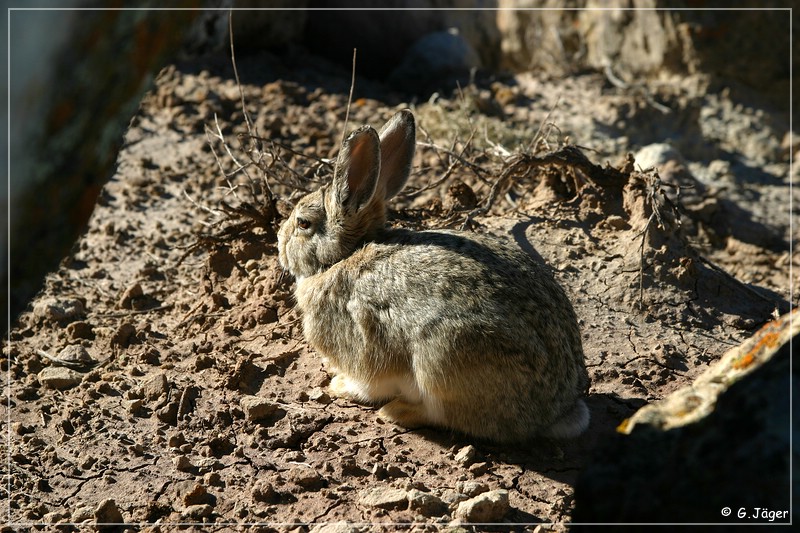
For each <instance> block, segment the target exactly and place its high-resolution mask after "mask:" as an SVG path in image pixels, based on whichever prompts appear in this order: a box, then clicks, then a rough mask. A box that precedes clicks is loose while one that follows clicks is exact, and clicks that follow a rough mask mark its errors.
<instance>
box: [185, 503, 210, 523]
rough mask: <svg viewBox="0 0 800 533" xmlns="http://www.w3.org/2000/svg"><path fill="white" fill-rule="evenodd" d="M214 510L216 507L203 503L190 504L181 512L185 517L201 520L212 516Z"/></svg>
mask: <svg viewBox="0 0 800 533" xmlns="http://www.w3.org/2000/svg"><path fill="white" fill-rule="evenodd" d="M213 512H214V508H213V507H212V506H210V505H208V504H207V503H202V504H199V505H190V506H189V507H187V508H186V509H184V511H183V512H182V513H181V516H182V517H183V518H188V519H189V520H199V519H201V518H207V517H209V516H211V514H212V513H213Z"/></svg>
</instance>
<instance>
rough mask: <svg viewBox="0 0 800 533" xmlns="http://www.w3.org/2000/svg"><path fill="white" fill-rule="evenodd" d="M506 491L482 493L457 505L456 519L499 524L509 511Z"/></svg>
mask: <svg viewBox="0 0 800 533" xmlns="http://www.w3.org/2000/svg"><path fill="white" fill-rule="evenodd" d="M510 508H511V507H510V505H509V503H508V491H507V490H503V489H499V490H493V491H490V492H484V493H483V494H479V495H478V496H475V497H474V498H470V499H469V500H467V501H464V502H461V503H459V504H458V508H457V509H456V513H455V516H456V519H458V520H462V521H464V522H473V523H492V522H499V521H501V520H502V519H503V517H504V516H505V515H506V513H508V511H509V509H510Z"/></svg>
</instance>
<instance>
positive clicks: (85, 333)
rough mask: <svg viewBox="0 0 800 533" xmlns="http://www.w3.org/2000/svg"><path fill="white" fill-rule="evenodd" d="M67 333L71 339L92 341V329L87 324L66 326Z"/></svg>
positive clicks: (79, 323) (77, 323) (78, 323)
mask: <svg viewBox="0 0 800 533" xmlns="http://www.w3.org/2000/svg"><path fill="white" fill-rule="evenodd" d="M67 333H68V334H69V336H70V338H71V339H75V340H77V339H89V340H91V339H94V329H93V328H92V325H91V324H89V323H88V322H72V323H71V324H70V325H68V326H67Z"/></svg>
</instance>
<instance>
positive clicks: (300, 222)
mask: <svg viewBox="0 0 800 533" xmlns="http://www.w3.org/2000/svg"><path fill="white" fill-rule="evenodd" d="M297 226H298V227H299V228H300V229H308V228H310V227H311V221H310V220H306V219H305V218H300V217H297Z"/></svg>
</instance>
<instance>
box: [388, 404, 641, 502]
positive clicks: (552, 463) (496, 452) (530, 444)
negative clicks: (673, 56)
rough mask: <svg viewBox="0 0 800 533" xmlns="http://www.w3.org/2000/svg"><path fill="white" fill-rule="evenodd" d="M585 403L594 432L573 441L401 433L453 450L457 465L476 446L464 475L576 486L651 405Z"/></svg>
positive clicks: (428, 430) (445, 432)
mask: <svg viewBox="0 0 800 533" xmlns="http://www.w3.org/2000/svg"><path fill="white" fill-rule="evenodd" d="M584 400H585V401H586V405H587V406H588V408H589V412H590V413H591V418H590V422H589V427H588V429H587V430H586V431H585V432H584V433H583V434H581V435H580V436H578V437H575V438H573V439H566V440H556V439H551V438H545V437H539V438H533V439H530V440H527V441H521V442H513V443H496V442H490V441H487V440H482V439H478V438H475V437H470V436H468V435H464V434H461V433H457V432H454V431H450V430H444V429H437V428H420V429H415V430H402V431H401V432H402V433H411V434H415V435H417V436H418V437H421V438H422V439H424V440H426V441H428V442H430V443H432V444H435V445H437V446H440V447H442V448H446V449H449V450H451V452H452V453H453V456H454V459H455V457H456V455H457V454H458V453H459V452H460V451H462V450H464V448H466V447H468V446H472V447H473V448H474V450H471V451H470V452H471V453H470V454H469V458H468V459H466V460H464V459H463V458H462V463H463V464H464V469H465V470H469V471H470V472H472V473H473V474H474V475H476V477H478V476H479V475H481V474H483V473H485V472H491V471H493V470H494V469H498V468H502V466H503V465H515V466H518V467H520V468H521V469H522V473H525V472H535V473H538V474H540V475H542V476H544V477H547V478H550V479H552V480H554V481H558V482H560V483H565V484H568V485H571V486H574V484H575V481H576V479H577V477H578V474H579V473H580V472H581V471H582V470H583V468H584V467H585V466H586V465H587V464H589V463H590V462H591V459H592V455H593V453H594V450H595V449H596V448H597V447H598V446H599V445H601V444H602V443H603V442H605V441H607V440H609V439H611V438H612V437H613V436H615V435H617V430H616V428H617V427H618V426H619V425H620V424H621V423H622V422H623V421H624V420H625V419H626V418H628V417H630V416H631V415H633V413H635V412H636V411H637V410H638V409H639V408H641V407H642V406H643V405H645V404H646V403H647V402H645V401H644V400H642V399H641V398H623V397H620V396H619V395H617V394H615V393H596V394H589V395H588V396H586V398H585V399H584ZM455 460H458V459H455Z"/></svg>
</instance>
